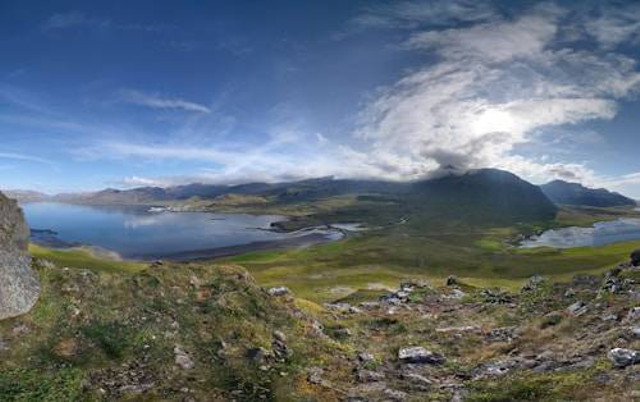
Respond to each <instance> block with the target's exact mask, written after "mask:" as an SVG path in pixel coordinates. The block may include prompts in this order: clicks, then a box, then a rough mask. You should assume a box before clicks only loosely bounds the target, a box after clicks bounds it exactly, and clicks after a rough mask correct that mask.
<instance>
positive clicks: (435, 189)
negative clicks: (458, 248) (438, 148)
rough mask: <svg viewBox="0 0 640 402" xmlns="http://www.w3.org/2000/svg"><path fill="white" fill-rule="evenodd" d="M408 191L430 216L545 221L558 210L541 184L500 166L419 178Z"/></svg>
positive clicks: (493, 221)
mask: <svg viewBox="0 0 640 402" xmlns="http://www.w3.org/2000/svg"><path fill="white" fill-rule="evenodd" d="M409 194H410V195H409V198H410V199H411V200H412V201H413V202H412V203H413V204H414V205H421V206H422V208H424V209H425V210H426V211H428V215H430V216H433V217H437V216H438V215H439V216H440V217H444V218H446V217H450V218H457V219H458V220H467V221H471V222H476V223H481V222H492V223H505V224H506V223H514V222H535V221H544V220H549V219H553V218H554V217H555V215H556V212H557V207H556V206H555V205H554V204H553V203H552V202H551V201H550V200H549V199H548V198H547V196H545V194H544V193H543V192H542V190H541V189H540V188H538V187H537V186H535V185H533V184H531V183H529V182H527V181H525V180H522V179H521V178H519V177H518V176H516V175H515V174H513V173H510V172H506V171H503V170H497V169H478V170H472V171H469V172H467V173H465V174H462V175H449V176H444V177H441V178H438V179H433V180H427V181H422V182H417V183H414V184H413V186H412V190H411V191H410V193H409Z"/></svg>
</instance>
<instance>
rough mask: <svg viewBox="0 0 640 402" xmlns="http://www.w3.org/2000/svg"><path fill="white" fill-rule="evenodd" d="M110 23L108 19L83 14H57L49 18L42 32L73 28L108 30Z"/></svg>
mask: <svg viewBox="0 0 640 402" xmlns="http://www.w3.org/2000/svg"><path fill="white" fill-rule="evenodd" d="M110 25H111V21H110V20H108V19H102V18H94V17H89V16H87V15H86V14H84V13H80V12H77V11H71V12H66V13H57V14H53V15H52V16H51V17H49V18H48V19H47V20H46V21H45V22H44V23H43V24H42V28H43V29H44V30H56V29H68V28H74V27H93V28H108V27H109V26H110Z"/></svg>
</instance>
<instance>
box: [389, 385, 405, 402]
mask: <svg viewBox="0 0 640 402" xmlns="http://www.w3.org/2000/svg"><path fill="white" fill-rule="evenodd" d="M384 395H385V396H386V397H387V398H389V399H390V400H392V401H404V400H405V399H407V393H406V392H402V391H398V390H395V389H389V388H387V389H385V390H384Z"/></svg>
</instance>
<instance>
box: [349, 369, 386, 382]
mask: <svg viewBox="0 0 640 402" xmlns="http://www.w3.org/2000/svg"><path fill="white" fill-rule="evenodd" d="M384 378H385V376H384V374H382V373H378V372H377V371H372V370H358V371H357V372H356V379H357V380H358V382H362V383H367V382H378V381H382V380H384Z"/></svg>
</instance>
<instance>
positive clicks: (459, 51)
mask: <svg viewBox="0 0 640 402" xmlns="http://www.w3.org/2000/svg"><path fill="white" fill-rule="evenodd" d="M567 18H570V16H569V17H567V16H566V14H565V12H563V11H562V10H560V9H558V8H555V7H544V8H540V7H538V8H534V9H532V10H531V11H530V13H529V14H528V15H524V16H521V17H520V18H519V19H517V20H510V19H503V20H500V21H496V20H494V21H492V22H491V23H480V24H475V25H471V26H467V27H464V28H455V29H445V30H440V31H433V30H429V31H424V32H416V33H413V34H412V35H411V37H410V38H409V40H408V42H407V46H408V48H409V49H417V50H420V51H428V52H431V53H435V54H436V55H438V56H439V57H440V59H439V60H438V61H436V62H435V63H432V64H430V65H427V66H425V67H423V68H421V69H418V70H417V71H414V72H412V73H410V74H408V75H407V76H405V77H404V78H402V79H401V80H400V81H398V82H397V83H396V84H394V85H392V86H390V87H388V88H387V89H386V90H384V91H383V93H382V95H380V96H379V97H378V98H377V99H376V100H375V101H373V102H371V103H370V104H369V105H368V107H367V108H366V109H365V110H364V112H363V114H362V116H361V126H360V128H359V129H358V131H357V135H358V137H359V138H362V139H363V140H365V141H367V142H368V143H369V144H371V147H372V149H373V150H374V151H375V152H374V153H372V154H371V155H372V156H373V157H376V156H377V157H381V156H382V155H384V159H385V161H386V163H387V164H389V163H394V161H395V163H401V164H402V166H398V167H397V172H398V173H399V174H403V175H404V174H408V175H409V177H411V175H413V177H414V178H415V177H420V176H424V175H428V174H430V173H433V172H434V171H436V170H437V169H440V168H445V167H446V168H450V167H452V166H453V167H455V168H458V169H461V170H462V169H469V168H476V167H498V168H505V169H509V170H512V171H514V172H516V173H518V174H521V175H523V176H524V177H526V178H528V179H531V180H537V181H545V180H549V179H551V178H554V177H562V178H569V177H573V178H574V179H575V180H584V181H595V180H597V179H598V178H597V177H596V175H595V173H594V172H593V171H592V170H591V169H589V168H588V167H587V166H586V165H585V164H584V163H583V162H575V161H569V162H564V163H560V162H554V163H550V162H548V161H546V162H545V161H543V160H542V159H540V158H538V159H537V160H536V159H533V158H525V157H523V156H521V155H519V154H518V153H517V149H518V146H520V145H522V144H525V143H527V142H531V141H534V140H535V136H534V134H535V133H536V132H538V131H539V130H544V129H545V128H547V127H552V126H563V125H568V124H579V123H583V122H586V121H589V120H595V119H605V120H608V119H612V118H614V117H615V115H616V113H617V109H618V101H619V100H621V99H624V98H626V97H628V96H631V95H633V94H635V93H637V92H638V89H639V86H640V73H638V71H637V63H636V62H635V61H634V60H633V59H631V58H629V57H626V56H624V55H621V54H615V53H607V54H603V53H600V52H598V51H597V50H596V51H587V50H580V51H578V50H575V49H574V48H573V47H572V44H566V43H565V44H562V46H560V45H561V43H560V42H559V41H558V38H557V36H558V33H559V32H560V30H561V29H562V28H563V24H570V23H571V21H567ZM394 156H399V157H398V158H396V159H394ZM400 156H401V157H400Z"/></svg>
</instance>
